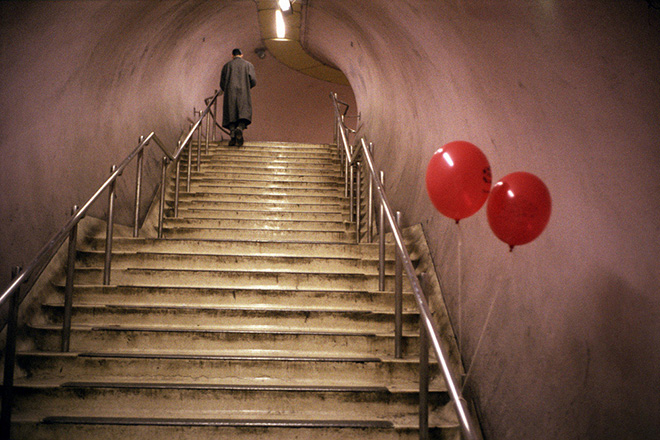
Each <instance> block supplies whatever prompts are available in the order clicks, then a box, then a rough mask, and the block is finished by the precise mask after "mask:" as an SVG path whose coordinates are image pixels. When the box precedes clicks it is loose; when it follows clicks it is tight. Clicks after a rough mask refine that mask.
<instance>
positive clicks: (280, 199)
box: [179, 192, 348, 209]
mask: <svg viewBox="0 0 660 440" xmlns="http://www.w3.org/2000/svg"><path fill="white" fill-rule="evenodd" d="M188 200H191V201H195V203H199V202H206V201H211V202H232V203H258V204H260V205H264V206H271V205H284V206H286V205H322V206H327V207H328V208H332V209H346V208H347V207H348V200H347V199H345V198H344V197H343V196H342V195H338V194H334V195H329V196H326V195H318V194H317V195H288V194H265V195H264V194H240V193H232V192H217V193H213V192H190V193H185V192H183V193H180V194H179V203H181V202H184V201H188Z"/></svg>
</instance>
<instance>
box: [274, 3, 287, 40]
mask: <svg viewBox="0 0 660 440" xmlns="http://www.w3.org/2000/svg"><path fill="white" fill-rule="evenodd" d="M275 29H276V32H277V38H280V39H282V38H284V37H285V36H286V27H285V26H284V17H283V16H282V11H280V10H279V9H278V10H277V11H275Z"/></svg>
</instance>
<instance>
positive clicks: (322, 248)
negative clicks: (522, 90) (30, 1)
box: [78, 238, 394, 260]
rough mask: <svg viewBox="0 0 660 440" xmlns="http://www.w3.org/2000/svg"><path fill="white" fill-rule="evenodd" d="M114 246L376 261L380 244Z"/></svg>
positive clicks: (119, 246) (119, 245)
mask: <svg viewBox="0 0 660 440" xmlns="http://www.w3.org/2000/svg"><path fill="white" fill-rule="evenodd" d="M78 248H79V249H90V250H96V251H104V250H105V238H97V239H93V240H90V241H89V242H85V243H83V244H80V245H79V246H78ZM112 249H113V250H115V251H118V252H182V253H190V252H197V253H200V254H208V253H213V254H236V255H249V254H262V255H263V254H266V255H284V256H287V255H288V256H303V257H304V256H310V257H314V256H326V257H340V258H341V257H347V258H357V257H361V258H364V259H370V260H377V259H378V255H379V251H378V245H377V244H375V243H374V244H361V245H360V246H355V245H354V244H324V243H317V244H314V245H313V246H310V245H309V244H306V243H277V242H254V241H247V240H246V241H223V242H211V241H203V240H156V239H121V238H120V239H117V240H115V241H114V242H113V244H112ZM386 257H387V259H388V260H392V259H393V258H394V247H393V246H392V245H387V246H386Z"/></svg>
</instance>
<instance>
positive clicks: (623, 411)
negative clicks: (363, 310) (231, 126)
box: [304, 0, 660, 440]
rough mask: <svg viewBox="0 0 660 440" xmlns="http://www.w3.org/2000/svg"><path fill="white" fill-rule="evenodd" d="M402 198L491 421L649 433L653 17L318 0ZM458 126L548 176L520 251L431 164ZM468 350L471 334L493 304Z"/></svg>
mask: <svg viewBox="0 0 660 440" xmlns="http://www.w3.org/2000/svg"><path fill="white" fill-rule="evenodd" d="M308 4H309V9H308V12H307V17H306V18H307V28H306V34H305V35H306V39H305V41H304V44H305V46H306V47H307V48H308V50H310V51H311V52H312V53H313V54H317V55H319V56H323V57H325V58H326V59H328V61H329V62H332V63H334V64H336V65H337V66H338V67H339V68H340V69H341V70H342V71H343V72H344V73H345V74H346V76H347V77H348V79H349V81H350V83H351V85H352V87H353V90H354V92H355V96H356V100H357V103H358V107H359V109H360V112H361V114H362V121H361V126H360V132H361V133H362V134H363V135H365V136H367V138H368V139H369V140H371V141H372V142H374V144H375V155H376V161H377V162H378V165H379V167H380V168H381V169H383V170H384V171H385V174H386V185H385V186H386V189H387V191H388V192H389V194H390V198H391V201H392V203H393V205H394V207H395V208H396V209H398V210H401V211H402V212H403V213H404V216H405V219H406V221H407V222H408V223H410V224H414V223H422V225H423V226H424V229H425V232H426V235H427V238H428V241H429V243H430V246H431V248H432V252H433V257H434V261H435V265H436V267H437V269H438V272H439V274H440V275H441V284H442V287H443V290H444V295H445V300H446V302H447V303H448V307H449V309H450V314H451V316H452V320H453V323H454V327H455V329H456V330H457V331H458V332H459V339H460V342H461V346H462V349H461V351H462V353H463V356H464V362H465V366H466V369H467V368H470V367H471V371H470V373H469V377H468V382H467V391H468V392H469V394H470V395H471V396H472V397H474V398H475V400H476V402H477V404H478V407H479V409H480V411H481V414H482V416H483V419H482V422H483V426H484V429H485V432H486V435H487V438H490V439H521V440H522V439H556V438H570V439H604V438H625V439H650V438H658V437H660V418H659V417H658V414H660V393H658V392H657V390H658V389H660V369H659V368H658V366H659V365H660V292H659V290H660V289H659V288H660V262H659V261H660V259H659V258H658V255H660V240H659V238H660V234H659V232H660V215H659V212H660V174H659V173H658V165H659V164H660V154H658V153H659V151H658V148H659V147H660V142H659V139H660V17H659V16H658V12H657V11H656V10H654V9H652V8H649V7H648V4H647V2H645V1H634V0H630V1H619V0H616V1H614V0H609V1H574V0H554V1H529V2H527V1H515V0H500V1H476V0H474V1H472V0H460V1H459V0H454V1H452V0H449V1H441V2H440V1H436V2H429V1H408V2H391V1H386V0H374V1H369V2H363V1H359V0H311V1H310V2H309V3H308ZM458 139H462V140H467V141H470V142H472V143H474V144H476V145H477V146H478V147H480V148H481V149H482V151H483V152H484V153H485V154H486V156H487V157H488V158H489V161H490V164H491V167H492V172H493V178H494V180H495V181H497V180H499V179H501V178H502V177H504V176H505V175H507V174H509V173H511V172H514V171H528V172H531V173H533V174H535V175H537V176H538V177H540V178H541V179H542V180H543V181H544V182H545V183H546V185H547V186H548V188H549V190H550V192H551V196H552V200H553V206H552V216H551V219H550V223H549V225H548V226H547V228H546V230H545V231H544V233H543V234H542V235H541V236H540V237H539V238H538V239H536V240H535V241H533V242H532V243H530V244H527V245H523V246H519V247H517V248H515V249H514V251H513V252H509V251H508V246H507V245H506V244H504V243H502V242H500V241H499V240H498V239H497V238H496V237H495V236H494V235H493V234H492V233H491V231H490V228H489V226H488V222H487V218H486V213H485V209H482V210H481V211H479V212H478V213H477V214H476V215H474V216H473V217H470V218H467V219H464V220H462V221H461V222H460V224H459V225H458V226H457V225H456V224H455V222H454V221H453V220H450V219H447V218H445V217H443V216H441V215H440V214H439V213H437V212H436V211H435V210H434V209H433V207H432V206H431V203H430V201H429V198H428V196H427V195H426V190H425V183H424V176H425V173H426V166H427V164H428V161H429V159H430V157H431V155H432V154H433V152H434V151H435V150H436V149H438V148H439V147H441V146H442V145H444V144H445V143H447V142H449V141H453V140H458ZM494 300H496V302H495V303H494V306H492V313H491V316H490V320H489V322H488V324H487V326H486V329H485V332H483V337H482V338H481V345H480V348H479V351H477V352H476V354H475V350H476V349H477V345H478V344H479V340H480V337H481V335H482V329H483V328H484V326H485V324H486V320H487V316H488V314H489V310H491V304H492V302H493V301H494Z"/></svg>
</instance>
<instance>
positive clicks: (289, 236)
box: [163, 228, 355, 243]
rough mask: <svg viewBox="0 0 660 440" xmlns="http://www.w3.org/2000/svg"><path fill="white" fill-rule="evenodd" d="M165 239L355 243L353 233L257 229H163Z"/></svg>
mask: <svg viewBox="0 0 660 440" xmlns="http://www.w3.org/2000/svg"><path fill="white" fill-rule="evenodd" d="M163 237H164V238H166V239H175V240H176V239H184V240H190V239H193V240H231V239H236V240H249V239H253V240H263V241H266V240H269V241H285V242H306V243H317V242H319V243H350V242H355V233H354V232H326V231H322V230H321V231H266V230H259V229H192V228H187V229H186V228H176V229H163Z"/></svg>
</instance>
